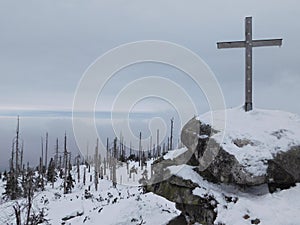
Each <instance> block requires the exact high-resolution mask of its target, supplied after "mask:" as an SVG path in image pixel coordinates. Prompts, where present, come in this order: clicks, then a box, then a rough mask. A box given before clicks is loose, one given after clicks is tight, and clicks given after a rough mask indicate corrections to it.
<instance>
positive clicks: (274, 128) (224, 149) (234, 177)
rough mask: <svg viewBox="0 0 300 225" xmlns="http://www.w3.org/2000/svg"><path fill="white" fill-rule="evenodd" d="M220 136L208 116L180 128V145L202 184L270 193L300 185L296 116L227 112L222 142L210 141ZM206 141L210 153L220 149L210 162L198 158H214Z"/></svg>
mask: <svg viewBox="0 0 300 225" xmlns="http://www.w3.org/2000/svg"><path fill="white" fill-rule="evenodd" d="M219 133H220V132H219V131H217V130H215V129H214V127H213V123H212V121H211V113H210V112H208V113H206V114H204V115H201V116H199V117H194V118H193V119H191V120H190V121H189V122H188V123H187V124H186V125H185V126H184V127H183V129H182V133H181V140H182V142H183V144H184V145H185V146H186V147H187V148H188V149H189V151H191V152H193V153H194V155H195V156H196V158H197V159H198V161H199V173H200V174H201V175H202V176H203V177H205V178H206V179H208V180H210V181H214V182H223V183H236V184H240V185H260V184H263V183H268V184H269V185H270V187H272V188H271V189H272V190H271V191H273V190H275V189H276V188H277V187H279V188H286V187H289V186H291V185H292V184H294V183H295V182H299V181H300V117H299V116H297V115H295V114H292V113H288V112H283V111H274V110H261V109H254V110H252V111H250V112H245V111H244V109H243V108H242V107H239V108H234V109H228V110H226V129H225V135H224V138H223V140H222V142H221V143H220V141H218V139H217V138H214V137H216V136H217V135H218V134H219ZM208 140H210V142H211V143H213V145H209V146H210V148H211V146H215V147H218V148H219V151H218V152H217V154H216V155H213V159H214V160H213V161H211V162H205V160H203V158H202V156H203V152H204V151H206V150H207V152H208V153H209V152H211V154H215V151H212V150H211V149H209V148H207V143H208ZM211 143H210V144H211ZM204 163H209V165H205V166H203V165H202V164H204ZM201 168H204V169H201Z"/></svg>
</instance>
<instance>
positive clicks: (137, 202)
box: [0, 162, 180, 225]
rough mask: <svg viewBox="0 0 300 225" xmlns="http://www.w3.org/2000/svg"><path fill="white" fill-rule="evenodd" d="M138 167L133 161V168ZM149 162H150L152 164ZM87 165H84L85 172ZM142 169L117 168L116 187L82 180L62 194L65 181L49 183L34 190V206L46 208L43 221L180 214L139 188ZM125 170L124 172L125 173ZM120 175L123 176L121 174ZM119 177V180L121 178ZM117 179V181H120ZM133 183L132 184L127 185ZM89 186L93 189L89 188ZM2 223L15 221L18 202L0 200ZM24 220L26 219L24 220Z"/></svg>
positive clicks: (143, 219)
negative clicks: (128, 172) (129, 172)
mask: <svg viewBox="0 0 300 225" xmlns="http://www.w3.org/2000/svg"><path fill="white" fill-rule="evenodd" d="M133 165H135V166H136V167H138V166H137V163H134V162H132V163H131V164H130V167H132V166H133ZM149 165H150V164H149ZM83 168H84V166H81V174H83ZM141 172H142V171H141V170H140V169H138V172H137V174H135V176H132V178H131V179H129V178H127V177H128V176H127V175H126V176H125V174H126V164H123V166H120V167H119V168H118V174H119V175H120V176H121V175H122V174H123V177H126V179H125V178H123V179H124V181H123V183H126V184H123V185H120V184H117V188H113V187H112V182H111V181H109V180H107V179H103V180H101V179H100V180H99V185H98V187H99V189H98V191H95V187H94V183H93V182H87V183H86V185H85V186H84V185H83V183H82V182H80V183H78V182H77V183H76V184H75V187H74V189H73V190H72V193H70V194H65V195H64V194H63V180H62V179H59V180H58V181H57V182H55V187H54V188H52V185H51V184H49V183H48V184H47V185H46V188H45V189H46V190H45V191H42V192H38V193H35V195H34V201H33V208H34V210H35V212H38V211H40V210H43V211H44V214H45V218H46V219H47V220H48V222H44V223H42V224H53V225H57V224H72V225H77V224H78V225H79V224H87V225H88V224H95V225H99V224H103V225H115V224H120V225H121V224H123V225H128V224H133V225H136V224H167V223H168V221H170V220H171V219H172V218H174V217H177V216H178V215H180V211H179V210H177V209H176V208H175V203H172V202H170V201H168V200H166V199H164V198H162V197H160V196H158V195H155V194H153V193H147V194H144V193H143V190H142V189H141V188H139V187H138V185H139V184H138V180H139V179H140V178H141ZM72 173H73V177H74V178H75V177H76V176H77V175H76V168H75V167H73V170H72ZM124 173H125V174H124ZM90 176H92V177H93V176H94V171H93V169H91V171H90V173H87V180H88V181H89V179H90ZM120 178H121V177H120ZM120 178H119V179H120ZM119 179H118V183H120V180H119ZM128 184H130V185H128ZM3 186H4V183H3V182H2V181H1V182H0V192H1V193H3V192H4V187H3ZM89 186H90V191H86V190H87V189H88V187H89ZM0 201H1V202H0V203H1V204H0V224H15V223H16V222H15V216H14V211H13V205H15V203H16V201H7V202H5V201H4V200H0ZM18 202H19V203H20V205H21V210H22V218H25V215H26V209H25V207H24V206H25V205H26V200H25V199H20V200H18ZM22 221H23V219H22Z"/></svg>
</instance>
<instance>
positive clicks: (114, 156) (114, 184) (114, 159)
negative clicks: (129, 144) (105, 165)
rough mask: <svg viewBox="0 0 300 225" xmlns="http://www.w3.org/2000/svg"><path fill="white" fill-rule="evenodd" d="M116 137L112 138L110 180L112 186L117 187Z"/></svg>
mask: <svg viewBox="0 0 300 225" xmlns="http://www.w3.org/2000/svg"><path fill="white" fill-rule="evenodd" d="M116 164H117V138H115V140H114V155H113V168H112V182H113V187H114V188H116V187H117V168H116Z"/></svg>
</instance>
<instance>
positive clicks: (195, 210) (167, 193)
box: [147, 175, 217, 225]
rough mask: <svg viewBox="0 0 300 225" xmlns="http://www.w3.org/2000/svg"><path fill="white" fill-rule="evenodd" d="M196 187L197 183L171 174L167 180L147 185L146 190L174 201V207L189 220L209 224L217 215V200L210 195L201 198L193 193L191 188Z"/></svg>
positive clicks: (204, 224)
mask: <svg viewBox="0 0 300 225" xmlns="http://www.w3.org/2000/svg"><path fill="white" fill-rule="evenodd" d="M196 187H198V185H197V184H194V183H193V182H192V181H190V180H184V179H182V178H181V177H178V176H174V175H172V176H171V177H170V178H169V179H168V180H164V181H161V182H159V183H155V184H153V185H149V186H147V191H151V192H153V193H155V194H157V195H160V196H162V197H164V198H166V199H168V200H170V201H172V202H175V203H176V208H177V209H179V210H181V211H182V213H183V215H186V216H188V217H189V218H190V220H191V222H199V223H201V224H203V225H211V224H213V223H214V220H215V219H216V216H217V213H216V211H215V208H216V207H217V201H215V199H214V198H213V197H212V196H206V197H205V198H203V197H199V196H196V195H193V193H192V190H193V189H194V188H196ZM213 200H214V201H213Z"/></svg>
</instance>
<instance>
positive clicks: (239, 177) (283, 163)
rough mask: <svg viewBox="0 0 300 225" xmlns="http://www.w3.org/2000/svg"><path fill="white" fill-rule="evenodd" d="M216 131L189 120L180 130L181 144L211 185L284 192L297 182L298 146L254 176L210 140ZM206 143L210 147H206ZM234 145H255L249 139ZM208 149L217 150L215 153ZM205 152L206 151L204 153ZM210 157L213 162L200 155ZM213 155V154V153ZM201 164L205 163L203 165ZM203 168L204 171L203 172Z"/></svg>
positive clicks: (299, 150) (270, 161) (298, 178)
mask: <svg viewBox="0 0 300 225" xmlns="http://www.w3.org/2000/svg"><path fill="white" fill-rule="evenodd" d="M216 132H217V131H215V130H213V129H211V127H210V126H209V125H207V124H203V123H201V122H200V121H199V120H197V119H196V118H193V119H191V120H190V121H189V122H188V123H187V124H186V125H185V126H184V127H183V129H182V132H181V140H182V143H183V144H184V145H185V146H186V147H187V148H188V149H189V152H193V154H194V156H195V158H196V159H197V160H198V166H199V169H198V173H199V174H200V175H201V176H202V177H204V178H205V179H207V180H208V181H211V182H214V183H227V184H236V185H240V186H243V187H244V186H257V185H261V184H266V183H267V184H268V185H269V190H270V192H273V191H275V190H276V189H277V188H279V189H285V188H289V187H291V186H293V185H295V183H296V182H300V146H294V147H291V148H290V150H288V151H285V152H279V153H277V154H276V155H274V156H273V157H274V158H273V159H270V160H268V162H267V171H266V173H265V174H262V175H253V174H251V173H249V172H248V171H246V170H245V168H244V165H242V164H241V163H240V162H239V161H238V160H237V159H236V157H235V156H234V155H232V154H230V153H229V152H228V151H226V149H224V148H225V147H223V146H220V145H219V144H218V143H216V141H215V140H214V139H213V138H211V136H212V134H215V133H216ZM208 141H209V142H210V146H207V143H208ZM233 143H234V144H235V145H236V146H237V147H239V148H241V147H243V146H246V145H250V146H254V147H255V143H254V141H251V140H250V139H238V138H237V139H234V140H233ZM207 148H218V151H217V154H216V155H215V156H213V154H214V152H213V151H211V150H210V149H207ZM206 150H207V151H206ZM204 151H206V154H212V156H210V157H211V158H213V160H212V161H210V162H209V164H207V163H208V162H207V160H204V159H203V158H202V155H203V152H204ZM215 152H216V151H215ZM203 163H206V164H205V165H203ZM202 168H204V169H202Z"/></svg>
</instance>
